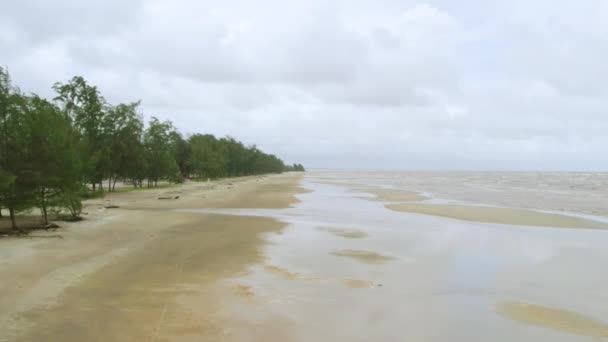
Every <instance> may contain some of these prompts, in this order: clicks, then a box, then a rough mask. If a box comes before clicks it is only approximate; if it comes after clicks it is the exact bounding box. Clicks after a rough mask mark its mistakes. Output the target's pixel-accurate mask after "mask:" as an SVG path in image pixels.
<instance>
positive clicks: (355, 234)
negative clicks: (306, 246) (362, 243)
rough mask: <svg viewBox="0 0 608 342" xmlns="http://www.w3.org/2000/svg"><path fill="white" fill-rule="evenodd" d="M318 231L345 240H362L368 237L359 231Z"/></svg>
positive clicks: (334, 228) (329, 229) (331, 229)
mask: <svg viewBox="0 0 608 342" xmlns="http://www.w3.org/2000/svg"><path fill="white" fill-rule="evenodd" d="M319 230H321V231H324V232H328V233H332V234H334V235H336V236H340V237H343V238H347V239H363V238H366V237H368V236H369V235H368V234H367V233H366V232H364V231H361V230H357V229H342V228H336V227H320V228H319Z"/></svg>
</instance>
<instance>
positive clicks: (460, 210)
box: [386, 203, 608, 229]
mask: <svg viewBox="0 0 608 342" xmlns="http://www.w3.org/2000/svg"><path fill="white" fill-rule="evenodd" d="M386 208H388V209H390V210H395V211H401V212H412V213H418V214H426V215H434V216H441V217H447V218H452V219H457V220H465V221H477V222H488V223H500V224H510V225H521V226H539V227H557V228H587V229H602V228H608V223H603V222H598V221H592V220H587V219H584V218H578V217H572V216H566V215H560V214H550V213H541V212H537V211H532V210H526V209H511V208H496V207H482V206H472V205H451V204H423V203H400V204H387V205H386Z"/></svg>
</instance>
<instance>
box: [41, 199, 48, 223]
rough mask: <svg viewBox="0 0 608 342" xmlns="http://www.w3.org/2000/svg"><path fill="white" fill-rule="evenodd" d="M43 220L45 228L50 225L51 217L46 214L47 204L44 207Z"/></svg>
mask: <svg viewBox="0 0 608 342" xmlns="http://www.w3.org/2000/svg"><path fill="white" fill-rule="evenodd" d="M42 220H43V223H44V225H45V226H47V225H48V224H49V216H48V214H47V212H46V204H43V205H42Z"/></svg>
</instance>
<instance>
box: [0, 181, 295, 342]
mask: <svg viewBox="0 0 608 342" xmlns="http://www.w3.org/2000/svg"><path fill="white" fill-rule="evenodd" d="M301 177H302V176H301V174H283V175H272V176H261V177H260V176H250V177H243V178H236V179H223V180H220V181H215V182H210V183H187V184H184V185H179V186H176V187H171V188H163V189H152V190H149V191H132V192H123V193H112V194H108V195H107V196H106V197H105V198H103V199H94V200H89V201H87V202H86V209H85V211H88V212H89V215H88V216H87V219H86V220H84V221H81V222H77V223H70V224H65V225H62V226H64V228H61V229H59V230H58V231H56V232H54V233H52V234H61V235H62V236H63V239H12V238H11V239H2V240H0V266H1V267H0V277H2V279H6V281H4V282H3V283H2V284H0V331H3V333H2V336H0V341H19V340H40V339H46V340H48V339H50V340H62V341H82V340H96V339H97V340H98V339H105V340H142V339H143V340H154V339H156V340H164V339H170V340H176V339H177V340H189V339H192V338H194V336H196V340H200V338H201V337H204V338H205V339H208V340H210V341H211V340H216V339H217V338H219V337H220V336H221V333H222V324H221V322H217V318H218V316H217V315H215V311H214V310H216V309H218V307H217V306H214V304H213V303H216V302H217V301H218V300H219V298H221V294H220V295H218V291H220V292H221V291H223V290H222V289H221V288H216V283H218V281H219V280H221V279H224V278H226V277H229V276H231V275H234V274H238V273H239V272H244V271H245V270H246V269H247V267H248V266H250V265H252V264H254V263H260V262H262V260H263V256H262V255H261V252H260V251H261V247H263V245H264V243H265V240H264V234H266V233H273V232H279V231H280V230H281V229H282V228H283V227H284V225H285V224H284V223H282V222H280V221H278V220H276V219H273V218H265V217H236V216H225V215H217V214H191V213H190V214H189V213H183V212H177V211H175V210H174V209H177V208H180V207H200V208H220V207H232V208H234V207H243V208H250V207H251V208H262V207H266V208H286V207H289V206H290V205H292V204H293V203H295V202H296V201H297V198H295V196H294V195H295V194H296V193H298V192H302V191H304V189H302V188H300V187H299V182H300V179H301ZM173 193H179V195H176V196H179V197H180V198H179V199H177V200H159V199H158V198H159V197H162V195H165V194H173ZM107 203H112V204H113V205H117V206H119V208H117V209H105V208H104V206H106V205H107ZM37 235H42V236H44V235H51V234H48V233H42V232H40V234H37ZM212 293H213V295H211V294H212ZM185 298H188V299H185ZM196 302H201V303H205V304H204V305H200V306H199V307H196V308H191V309H187V310H186V309H184V307H185V306H188V305H190V304H192V303H196ZM185 303H186V304H187V305H186V304H185ZM188 303H190V304H188ZM194 316H197V317H198V319H196V320H193V317H194ZM188 322H189V323H188ZM194 322H198V324H195V323H194ZM151 327H153V328H151ZM214 337H215V339H214Z"/></svg>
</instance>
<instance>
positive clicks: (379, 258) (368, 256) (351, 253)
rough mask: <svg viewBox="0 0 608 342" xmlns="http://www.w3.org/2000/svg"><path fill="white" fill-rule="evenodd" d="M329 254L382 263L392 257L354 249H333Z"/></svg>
mask: <svg viewBox="0 0 608 342" xmlns="http://www.w3.org/2000/svg"><path fill="white" fill-rule="evenodd" d="M331 255H335V256H339V257H344V258H351V259H354V260H357V261H360V262H364V263H367V264H382V263H385V262H387V261H390V260H392V259H393V258H392V257H390V256H386V255H382V254H380V253H377V252H373V251H363V250H354V249H342V250H339V251H333V252H331Z"/></svg>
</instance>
